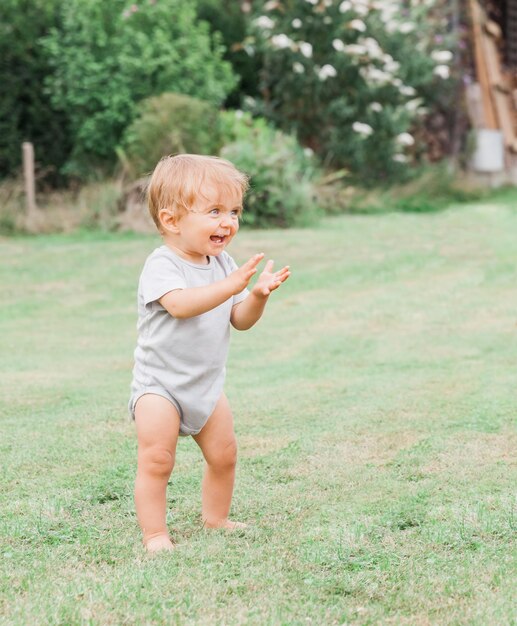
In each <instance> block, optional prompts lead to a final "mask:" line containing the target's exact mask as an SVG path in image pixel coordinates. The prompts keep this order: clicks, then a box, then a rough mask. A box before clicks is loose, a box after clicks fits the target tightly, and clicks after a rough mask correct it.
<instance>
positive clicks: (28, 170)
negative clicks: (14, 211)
mask: <svg viewBox="0 0 517 626" xmlns="http://www.w3.org/2000/svg"><path fill="white" fill-rule="evenodd" d="M22 152H23V179H24V183H25V197H26V199H27V219H28V220H29V221H30V220H31V219H32V218H34V217H36V214H37V211H38V209H37V207H36V184H35V176H34V147H33V145H32V143H30V142H29V141H24V142H23V144H22Z"/></svg>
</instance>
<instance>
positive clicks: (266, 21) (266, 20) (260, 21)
mask: <svg viewBox="0 0 517 626" xmlns="http://www.w3.org/2000/svg"><path fill="white" fill-rule="evenodd" d="M254 23H255V25H256V26H258V27H259V28H268V29H271V28H273V27H274V26H275V23H274V22H273V20H272V19H271V18H270V17H268V16H267V15H261V16H260V17H257V19H256V20H255V21H254Z"/></svg>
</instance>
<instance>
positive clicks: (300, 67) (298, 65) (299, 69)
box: [293, 61, 305, 74]
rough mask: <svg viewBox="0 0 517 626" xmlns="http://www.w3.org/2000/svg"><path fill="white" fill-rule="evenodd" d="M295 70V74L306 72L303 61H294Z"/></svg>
mask: <svg viewBox="0 0 517 626" xmlns="http://www.w3.org/2000/svg"><path fill="white" fill-rule="evenodd" d="M293 72H295V74H303V73H304V72H305V68H304V67H303V65H302V64H301V63H299V62H298V61H296V62H295V63H293Z"/></svg>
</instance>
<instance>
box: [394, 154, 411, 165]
mask: <svg viewBox="0 0 517 626" xmlns="http://www.w3.org/2000/svg"><path fill="white" fill-rule="evenodd" d="M393 160H394V161H398V163H407V161H408V158H407V156H406V155H405V154H394V155H393Z"/></svg>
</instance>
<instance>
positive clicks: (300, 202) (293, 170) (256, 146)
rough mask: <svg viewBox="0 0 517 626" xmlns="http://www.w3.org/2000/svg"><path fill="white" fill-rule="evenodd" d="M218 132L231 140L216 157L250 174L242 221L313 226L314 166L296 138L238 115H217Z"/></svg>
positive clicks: (260, 120) (257, 120) (315, 213)
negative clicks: (219, 119) (220, 120)
mask: <svg viewBox="0 0 517 626" xmlns="http://www.w3.org/2000/svg"><path fill="white" fill-rule="evenodd" d="M222 128H223V132H224V134H225V136H227V137H232V138H233V142H232V143H230V144H228V145H226V146H225V147H224V148H223V149H222V151H221V156H222V157H224V158H226V159H228V160H229V161H231V162H232V163H234V164H235V165H236V166H237V167H238V168H239V169H241V170H242V171H244V172H246V173H247V174H248V175H249V176H250V190H249V192H248V195H247V196H246V201H245V207H244V209H245V210H244V213H243V217H242V223H243V224H244V225H249V226H254V227H257V228H266V227H270V226H275V227H282V228H285V227H289V226H306V225H309V224H311V223H312V222H314V220H315V219H316V217H317V215H318V210H317V207H316V204H315V196H314V188H313V184H312V180H313V178H314V175H315V172H316V170H315V165H314V162H313V159H312V157H311V156H309V155H307V154H306V153H305V152H304V150H303V149H302V148H301V147H300V145H299V144H298V142H297V140H296V138H295V137H293V136H290V135H286V134H284V133H282V132H281V131H279V130H275V129H274V128H272V127H271V126H269V125H268V123H267V122H266V121H265V120H264V119H260V118H259V119H252V118H251V116H250V115H249V114H244V113H241V112H228V113H225V114H222Z"/></svg>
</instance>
